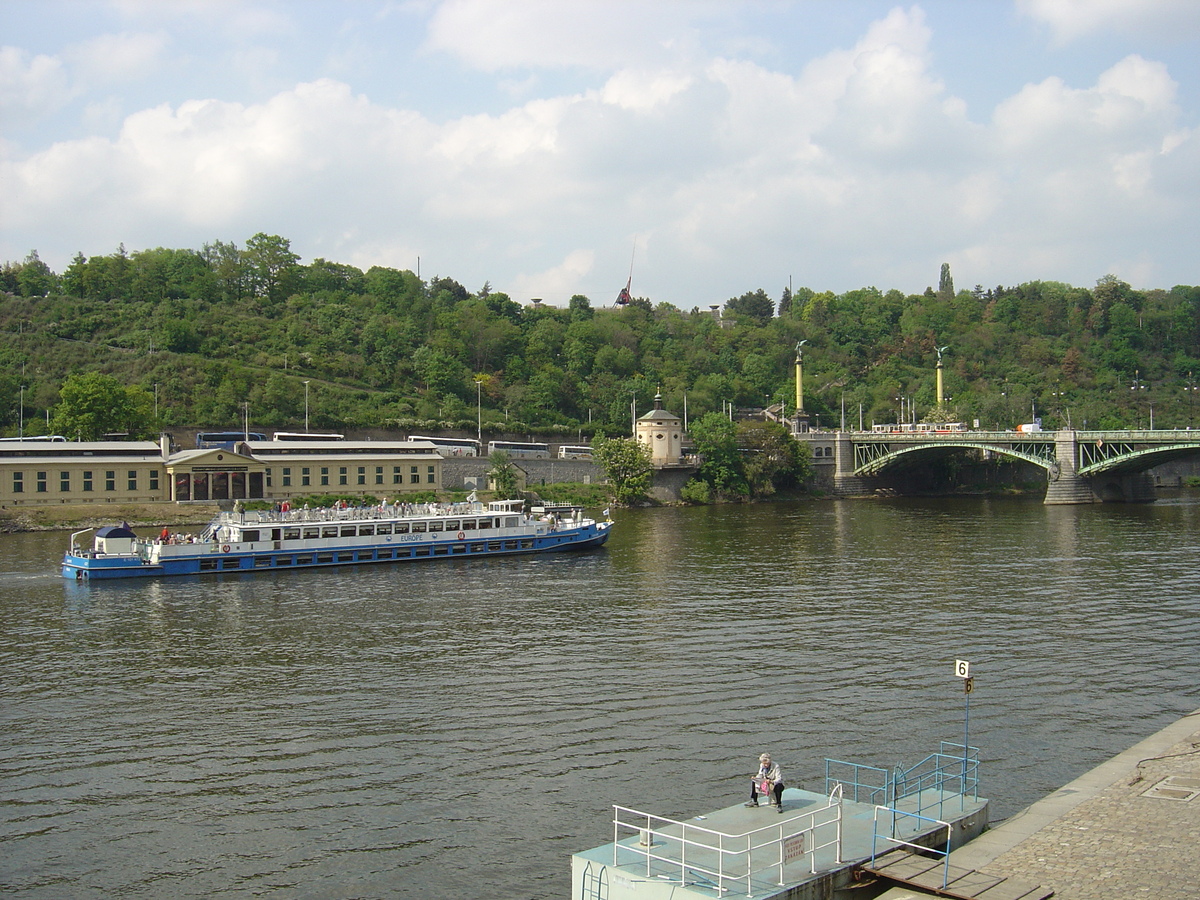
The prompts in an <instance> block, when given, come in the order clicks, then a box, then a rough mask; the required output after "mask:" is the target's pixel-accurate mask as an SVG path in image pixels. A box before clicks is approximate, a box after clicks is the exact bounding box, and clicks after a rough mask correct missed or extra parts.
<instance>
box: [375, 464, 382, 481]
mask: <svg viewBox="0 0 1200 900" xmlns="http://www.w3.org/2000/svg"><path fill="white" fill-rule="evenodd" d="M375 483H376V484H383V466H376V467H375Z"/></svg>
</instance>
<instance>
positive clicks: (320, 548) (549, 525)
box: [62, 500, 613, 581]
mask: <svg viewBox="0 0 1200 900" xmlns="http://www.w3.org/2000/svg"><path fill="white" fill-rule="evenodd" d="M532 513H533V514H527V513H526V512H525V505H524V501H522V500H493V501H491V502H490V503H487V504H484V503H481V502H478V501H469V502H463V503H421V504H407V503H397V504H383V505H380V506H372V507H335V508H333V509H325V508H322V509H289V508H287V505H286V504H285V505H283V506H282V508H280V509H279V510H278V511H273V512H266V511H264V512H257V511H254V512H222V513H219V514H218V515H217V516H216V517H215V518H214V519H213V520H212V522H210V523H209V525H208V526H207V527H206V528H205V529H204V531H203V532H202V533H201V534H199V535H183V534H171V533H170V532H169V531H168V530H167V529H163V531H162V533H160V534H159V535H158V536H156V537H153V538H142V537H138V536H137V535H136V534H134V532H133V529H132V528H130V527H129V526H128V525H127V524H121V525H109V526H105V527H104V528H100V529H98V530H97V531H96V534H95V537H94V539H93V543H92V547H91V549H84V548H82V547H81V546H80V545H79V543H78V541H79V539H80V538H81V537H82V536H83V535H85V534H87V533H88V531H91V529H84V530H83V531H77V532H75V533H74V534H72V535H71V544H70V547H69V549H68V550H67V552H66V554H65V555H64V556H63V562H62V574H63V577H64V578H70V579H74V580H77V581H85V580H91V579H98V578H139V577H146V576H154V575H197V574H201V573H207V572H231V571H242V572H247V571H261V570H263V569H297V568H313V567H317V566H338V565H350V564H360V563H378V562H398V561H410V560H421V559H437V558H455V557H457V558H471V557H477V556H501V555H520V554H526V553H545V552H550V551H555V550H583V549H587V548H590V547H599V546H600V545H601V544H603V543H604V542H605V541H606V540H608V533H609V530H610V529H611V528H612V524H613V523H612V519H611V518H608V517H607V510H605V515H606V518H605V519H604V521H600V520H597V519H592V518H587V517H585V516H584V513H583V509H582V508H580V507H577V506H567V505H559V506H552V507H542V508H535V509H534V510H533V511H532Z"/></svg>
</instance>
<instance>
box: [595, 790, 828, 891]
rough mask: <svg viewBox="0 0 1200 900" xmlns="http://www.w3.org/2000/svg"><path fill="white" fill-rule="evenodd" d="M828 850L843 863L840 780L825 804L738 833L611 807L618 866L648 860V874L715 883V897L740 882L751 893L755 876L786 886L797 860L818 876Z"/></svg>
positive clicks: (688, 882)
mask: <svg viewBox="0 0 1200 900" xmlns="http://www.w3.org/2000/svg"><path fill="white" fill-rule="evenodd" d="M629 832H635V833H636V835H637V837H636V839H635V840H633V839H630V837H629ZM830 849H832V853H831V854H830V853H828V852H827V853H826V854H825V856H827V857H828V856H832V858H833V862H834V863H840V862H842V789H841V785H837V786H836V787H835V788H834V790H833V791H831V792H830V795H829V802H828V803H827V804H826V805H825V806H822V807H819V808H817V809H814V810H810V811H808V812H806V813H804V814H802V815H797V816H791V817H789V818H787V819H784V820H783V821H782V822H779V823H777V824H774V825H766V826H763V827H762V828H756V829H754V830H752V831H749V832H743V833H739V834H727V833H725V832H722V831H717V830H715V829H712V828H705V827H703V826H700V825H696V824H694V823H692V822H681V821H678V820H676V819H669V818H667V817H665V816H656V815H653V814H652V813H646V812H640V811H638V810H635V809H629V808H627V807H624V806H615V805H614V806H613V865H614V866H621V865H635V866H638V868H639V869H640V868H642V864H643V863H644V868H645V874H646V877H648V878H649V877H659V878H662V879H664V880H667V881H670V882H672V883H675V884H679V885H680V886H684V885H690V886H700V887H706V888H711V889H712V890H713V891H715V892H716V894H717V896H722V895H724V894H725V893H727V892H728V891H730V890H731V889H733V888H734V887H736V886H739V885H740V886H742V887H744V888H745V890H746V893H747V894H752V893H754V882H755V881H756V880H757V882H758V883H759V885H760V886H761V885H762V884H764V883H767V882H773V883H774V884H775V885H776V886H783V885H784V884H785V883H786V882H785V881H784V868H785V867H787V866H788V865H791V864H793V863H798V862H802V863H806V864H807V868H808V871H809V874H813V875H815V874H816V872H817V856H818V854H819V853H821V851H828V850H830Z"/></svg>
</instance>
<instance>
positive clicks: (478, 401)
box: [475, 378, 483, 447]
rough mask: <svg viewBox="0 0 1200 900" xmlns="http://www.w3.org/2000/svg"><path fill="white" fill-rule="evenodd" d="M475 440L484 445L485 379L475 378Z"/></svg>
mask: <svg viewBox="0 0 1200 900" xmlns="http://www.w3.org/2000/svg"><path fill="white" fill-rule="evenodd" d="M475 440H477V441H478V442H479V446H480V447H482V446H483V379H482V378H476V379H475Z"/></svg>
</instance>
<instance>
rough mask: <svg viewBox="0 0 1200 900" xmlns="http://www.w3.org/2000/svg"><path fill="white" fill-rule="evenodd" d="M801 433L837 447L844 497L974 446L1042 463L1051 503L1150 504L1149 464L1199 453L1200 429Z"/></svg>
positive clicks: (983, 453)
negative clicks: (892, 474)
mask: <svg viewBox="0 0 1200 900" xmlns="http://www.w3.org/2000/svg"><path fill="white" fill-rule="evenodd" d="M798 437H801V438H803V439H806V440H808V441H810V442H812V443H813V444H814V445H816V444H818V443H819V444H825V445H826V446H825V448H824V450H825V452H826V454H828V451H829V450H830V449H832V451H833V463H834V475H833V484H834V491H835V493H837V494H839V495H843V496H852V495H861V494H869V493H874V491H875V485H874V484H873V483H872V481H873V479H875V478H876V477H878V476H881V475H884V474H886V473H888V472H895V471H900V470H903V469H905V468H912V467H914V466H920V465H922V464H924V463H928V462H929V461H931V460H932V459H936V458H940V457H944V456H946V455H949V454H951V453H956V452H970V451H975V452H977V453H978V454H979V456H980V457H981V458H984V459H987V458H989V455H990V456H991V457H993V458H994V457H1001V458H1007V459H1012V460H1020V461H1022V462H1026V463H1030V464H1032V465H1035V466H1038V467H1040V468H1042V469H1044V470H1045V471H1046V500H1045V502H1046V503H1048V504H1071V503H1096V502H1113V501H1117V502H1122V501H1123V502H1149V501H1153V500H1154V499H1155V493H1154V483H1153V481H1152V479H1151V478H1150V476H1149V475H1148V474H1146V473H1147V470H1149V469H1152V468H1154V467H1155V466H1157V465H1160V464H1162V463H1164V462H1168V461H1170V460H1173V459H1180V458H1183V457H1188V456H1196V455H1200V431H1042V432H1033V433H1025V432H1016V431H952V432H866V431H838V432H833V433H832V434H822V433H820V432H810V433H807V434H802V435H798ZM830 442H832V447H829V446H828V444H829V443H830ZM814 449H815V446H814ZM820 461H821V459H820V458H818V459H817V462H820Z"/></svg>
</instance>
